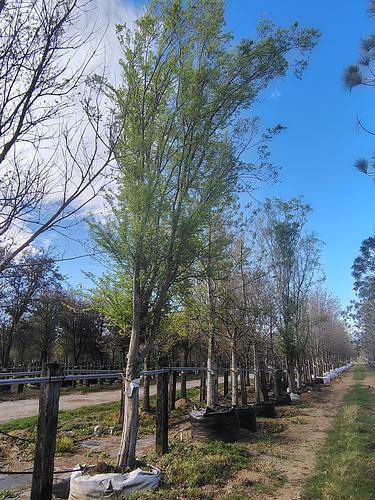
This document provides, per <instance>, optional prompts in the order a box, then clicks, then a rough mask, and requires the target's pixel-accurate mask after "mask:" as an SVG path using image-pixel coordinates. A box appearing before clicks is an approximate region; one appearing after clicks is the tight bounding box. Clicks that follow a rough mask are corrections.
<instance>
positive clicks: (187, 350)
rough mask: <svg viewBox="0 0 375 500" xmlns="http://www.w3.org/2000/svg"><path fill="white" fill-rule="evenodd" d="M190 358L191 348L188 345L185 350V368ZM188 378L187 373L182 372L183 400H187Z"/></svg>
mask: <svg viewBox="0 0 375 500" xmlns="http://www.w3.org/2000/svg"><path fill="white" fill-rule="evenodd" d="M188 358H189V348H188V346H187V343H186V344H185V345H184V348H183V358H182V366H184V367H186V366H187V362H188ZM186 378H187V374H186V372H181V399H187V392H186Z"/></svg>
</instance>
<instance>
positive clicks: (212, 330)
mask: <svg viewBox="0 0 375 500" xmlns="http://www.w3.org/2000/svg"><path fill="white" fill-rule="evenodd" d="M207 286H208V301H209V325H208V355H207V406H208V408H214V406H215V404H216V401H217V393H216V376H217V363H216V326H215V319H216V309H215V298H214V292H213V282H212V279H211V278H208V283H207Z"/></svg>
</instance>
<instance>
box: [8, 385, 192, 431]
mask: <svg viewBox="0 0 375 500" xmlns="http://www.w3.org/2000/svg"><path fill="white" fill-rule="evenodd" d="M199 384H200V381H199V380H188V381H187V382H186V387H187V388H188V389H191V388H193V387H198V386H199ZM177 389H180V384H179V383H178V384H177ZM141 393H142V389H141ZM154 394H156V385H152V386H151V387H150V395H151V396H152V395H154ZM113 401H120V394H119V391H115V390H111V391H102V392H89V393H76V394H67V395H63V396H60V406H59V408H60V410H75V409H76V408H81V407H82V406H92V405H98V404H101V403H112V402H113ZM38 408H39V401H38V399H23V400H19V401H5V402H2V403H0V423H4V422H9V421H11V420H14V419H16V418H24V417H32V416H35V415H38Z"/></svg>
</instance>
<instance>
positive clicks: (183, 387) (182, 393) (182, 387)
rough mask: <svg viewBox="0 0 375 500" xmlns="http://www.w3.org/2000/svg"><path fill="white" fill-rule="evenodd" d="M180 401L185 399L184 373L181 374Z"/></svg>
mask: <svg viewBox="0 0 375 500" xmlns="http://www.w3.org/2000/svg"><path fill="white" fill-rule="evenodd" d="M181 399H187V392H186V372H181Z"/></svg>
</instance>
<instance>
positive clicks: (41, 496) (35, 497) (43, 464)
mask: <svg viewBox="0 0 375 500" xmlns="http://www.w3.org/2000/svg"><path fill="white" fill-rule="evenodd" d="M47 375H48V376H49V377H53V376H62V375H63V368H62V366H60V365H59V364H58V363H49V364H48V370H47ZM60 387H61V382H55V381H49V382H44V383H42V384H41V387H40V397H39V418H38V430H37V437H36V445H35V454H34V470H33V479H32V486H31V496H30V499H31V500H50V499H51V498H52V485H53V469H54V459H55V449H56V433H57V420H58V413H59V398H60Z"/></svg>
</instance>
